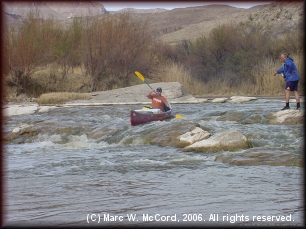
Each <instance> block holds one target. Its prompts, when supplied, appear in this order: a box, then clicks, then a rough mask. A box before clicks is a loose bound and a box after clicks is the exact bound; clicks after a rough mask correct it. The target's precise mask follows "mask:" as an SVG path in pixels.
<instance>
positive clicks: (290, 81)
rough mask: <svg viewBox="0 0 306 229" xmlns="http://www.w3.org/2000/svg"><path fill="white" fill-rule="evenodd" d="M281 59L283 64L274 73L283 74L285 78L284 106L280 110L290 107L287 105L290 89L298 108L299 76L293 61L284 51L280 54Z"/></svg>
mask: <svg viewBox="0 0 306 229" xmlns="http://www.w3.org/2000/svg"><path fill="white" fill-rule="evenodd" d="M281 61H282V62H283V63H284V65H283V66H282V67H281V68H280V69H278V70H277V71H276V72H275V73H274V75H276V74H283V75H284V78H285V80H286V86H285V97H286V106H285V107H284V108H283V109H282V110H287V109H290V107H289V99H290V91H293V93H294V96H295V99H296V109H297V110H299V109H300V96H299V93H298V84H299V80H300V76H299V74H298V71H297V68H296V66H295V64H294V62H293V59H292V58H291V57H289V56H288V54H286V53H282V54H281Z"/></svg>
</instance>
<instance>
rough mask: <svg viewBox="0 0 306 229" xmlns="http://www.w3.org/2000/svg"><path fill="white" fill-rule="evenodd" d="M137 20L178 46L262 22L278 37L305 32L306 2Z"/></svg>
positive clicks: (209, 9)
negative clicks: (220, 29) (221, 28)
mask: <svg viewBox="0 0 306 229" xmlns="http://www.w3.org/2000/svg"><path fill="white" fill-rule="evenodd" d="M135 18H137V19H138V20H143V19H144V18H145V19H147V20H148V21H149V22H150V25H151V27H152V32H153V33H154V34H156V36H158V37H159V39H160V40H162V41H164V42H167V43H177V42H179V41H182V40H188V39H190V40H193V39H196V38H197V37H199V36H201V35H206V36H207V35H208V34H209V33H210V31H211V30H212V29H213V28H214V27H216V26H218V25H222V24H225V23H235V24H239V23H245V22H251V23H260V24H264V25H265V28H266V29H269V30H271V32H272V33H273V34H274V35H275V36H279V35H282V34H283V33H284V32H287V33H288V32H292V31H296V29H303V21H304V3H303V2H291V3H285V2H278V3H272V4H267V5H260V6H255V7H252V8H250V9H241V8H235V7H231V6H228V5H208V6H199V7H188V8H182V9H173V10H170V11H166V12H161V13H155V14H135Z"/></svg>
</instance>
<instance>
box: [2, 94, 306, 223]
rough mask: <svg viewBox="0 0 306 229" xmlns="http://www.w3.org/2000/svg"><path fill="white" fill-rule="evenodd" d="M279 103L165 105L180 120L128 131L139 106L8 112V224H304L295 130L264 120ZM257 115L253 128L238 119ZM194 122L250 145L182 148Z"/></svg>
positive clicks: (299, 137) (299, 131) (299, 128)
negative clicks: (180, 139)
mask: <svg viewBox="0 0 306 229" xmlns="http://www.w3.org/2000/svg"><path fill="white" fill-rule="evenodd" d="M283 105H284V103H283V102H282V101H281V100H272V99H271V100H269V99H258V100H255V101H250V102H246V103H221V104H220V103H219V104H214V103H203V104H173V105H172V107H173V109H174V110H175V112H176V113H177V114H180V115H182V116H183V118H182V119H171V120H167V121H157V122H152V123H148V124H145V125H139V126H131V125H130V121H129V110H130V109H139V108H140V107H139V105H120V106H103V107H101V106H100V107H98V106H97V107H93V106H92V107H85V106H80V107H66V108H64V107H62V108H57V109H54V110H51V111H49V112H47V113H36V114H32V115H21V116H11V117H9V118H7V120H6V125H5V133H6V134H8V133H11V132H12V130H13V129H14V128H16V127H18V126H21V125H23V124H29V125H31V126H32V130H33V131H32V132H31V133H29V134H28V135H23V136H20V137H18V138H16V139H14V140H12V141H10V142H7V143H5V145H4V153H5V154H4V159H5V160H6V163H5V165H6V171H7V172H6V174H5V181H6V183H5V186H6V189H5V198H6V204H5V205H6V222H7V223H6V225H8V226H86V225H89V226H92V225H97V226H121V225H140V226H141V225H144V226H145V225H153V226H154V225H166V226H168V225H169V226H170V225H171V226H172V225H174V226H181V225H188V226H191V225H195V226H208V225H213V226H214V225H215V226H218V225H227V226H234V225H235V224H237V225H238V224H239V225H257V226H263V225H281V226H296V225H298V226H301V225H304V200H303V198H304V193H303V191H304V190H303V186H304V180H303V172H304V171H303V170H304V166H303V165H302V166H301V161H302V158H303V154H304V152H303V142H304V135H303V125H302V124H296V125H284V124H268V121H267V118H266V117H267V115H268V114H270V113H273V112H276V111H278V110H279V109H280V108H282V107H283ZM250 117H253V118H254V117H257V118H254V119H252V120H255V121H253V122H246V120H248V119H249V118H250ZM195 126H199V127H201V128H202V129H205V130H207V131H209V132H210V133H211V134H212V135H213V134H215V133H217V132H220V131H225V130H230V129H238V130H239V131H240V132H241V133H242V134H244V135H245V136H246V137H247V138H248V140H249V141H250V143H251V144H252V148H250V149H246V150H245V149H244V150H239V151H236V152H227V151H221V152H217V153H212V152H186V151H184V150H182V149H181V148H179V147H177V145H176V144H175V143H174V142H175V141H174V140H173V139H174V138H176V136H178V135H179V134H183V133H185V132H187V131H190V130H192V129H193V128H194V127H195Z"/></svg>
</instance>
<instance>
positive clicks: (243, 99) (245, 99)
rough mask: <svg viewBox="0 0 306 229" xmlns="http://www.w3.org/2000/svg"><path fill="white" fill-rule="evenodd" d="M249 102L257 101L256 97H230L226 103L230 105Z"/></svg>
mask: <svg viewBox="0 0 306 229" xmlns="http://www.w3.org/2000/svg"><path fill="white" fill-rule="evenodd" d="M251 100H257V98H256V97H249V96H232V97H231V98H230V99H229V100H228V102H232V103H243V102H249V101H251Z"/></svg>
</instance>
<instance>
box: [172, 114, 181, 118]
mask: <svg viewBox="0 0 306 229" xmlns="http://www.w3.org/2000/svg"><path fill="white" fill-rule="evenodd" d="M174 117H175V118H183V116H182V115H180V114H176V115H175V116H174Z"/></svg>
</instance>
